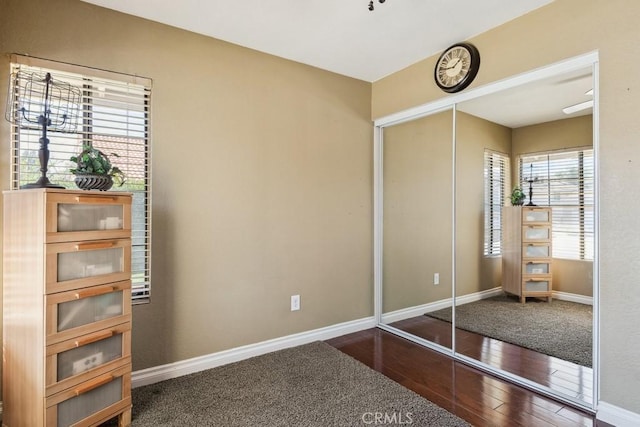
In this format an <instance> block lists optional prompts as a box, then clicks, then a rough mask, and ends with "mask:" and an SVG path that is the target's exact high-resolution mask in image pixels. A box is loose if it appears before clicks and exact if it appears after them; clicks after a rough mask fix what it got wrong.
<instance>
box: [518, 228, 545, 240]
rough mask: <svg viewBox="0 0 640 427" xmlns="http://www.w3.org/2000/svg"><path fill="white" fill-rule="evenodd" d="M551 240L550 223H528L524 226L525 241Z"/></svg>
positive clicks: (523, 238)
mask: <svg viewBox="0 0 640 427" xmlns="http://www.w3.org/2000/svg"><path fill="white" fill-rule="evenodd" d="M549 240H551V227H549V226H548V225H526V226H523V227H522V241H523V242H547V241H549Z"/></svg>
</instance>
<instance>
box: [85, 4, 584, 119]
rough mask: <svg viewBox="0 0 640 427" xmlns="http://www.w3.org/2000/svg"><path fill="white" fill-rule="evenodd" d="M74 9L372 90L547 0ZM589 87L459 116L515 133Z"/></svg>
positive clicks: (523, 91) (528, 94)
mask: <svg viewBox="0 0 640 427" xmlns="http://www.w3.org/2000/svg"><path fill="white" fill-rule="evenodd" d="M83 1H85V2H87V3H92V4H96V5H99V6H103V7H106V8H110V9H113V10H117V11H120V12H124V13H127V14H131V15H135V16H139V17H142V18H146V19H149V20H152V21H156V22H161V23H164V24H168V25H171V26H174V27H178V28H182V29H186V30H189V31H193V32H196V33H200V34H203V35H206V36H210V37H214V38H216V39H220V40H225V41H227V42H230V43H234V44H237V45H240V46H245V47H248V48H251V49H255V50H258V51H261V52H265V53H269V54H272V55H276V56H279V57H282V58H286V59H291V60H293V61H297V62H301V63H304V64H308V65H312V66H315V67H318V68H321V69H324V70H328V71H332V72H335V73H338V74H342V75H345V76H349V77H354V78H356V79H360V80H364V81H368V82H374V81H376V80H379V79H381V78H383V77H385V76H387V75H389V74H392V73H394V72H396V71H399V70H401V69H403V68H406V67H408V66H409V65H411V64H414V63H416V62H418V61H420V60H422V59H424V58H427V57H429V56H432V55H435V54H438V53H439V52H441V51H442V50H444V49H445V48H446V47H448V46H450V45H451V44H453V43H455V42H458V41H462V40H467V39H470V38H472V37H473V36H475V35H478V34H480V33H483V32H485V31H487V30H489V29H491V28H493V27H496V26H498V25H501V24H503V23H505V22H507V21H510V20H512V19H515V18H517V17H518V16H521V15H524V14H526V13H528V12H530V11H531V10H534V9H537V8H539V7H542V6H544V5H546V4H548V3H551V2H552V1H553V0H518V1H514V0H456V1H455V2H453V1H451V0H386V1H385V2H384V3H383V4H380V3H379V0H374V7H375V10H374V11H369V10H368V4H369V0H324V1H320V0H270V1H266V0H235V1H233V0H181V1H168V0H164V1H162V0H83ZM480 54H481V55H482V51H481V52H480ZM425 78H430V77H429V76H426V77H425ZM591 86H592V83H591V70H584V71H582V72H578V73H574V74H573V75H571V76H564V77H563V78H556V79H550V80H548V81H542V82H537V83H535V84H530V85H527V86H524V87H519V88H517V90H510V91H505V92H503V93H498V94H493V95H491V96H485V97H483V98H480V99H476V100H473V101H468V102H466V103H464V104H462V105H460V106H459V108H460V109H461V110H462V111H465V112H468V113H470V114H473V115H476V116H478V117H482V118H484V119H487V120H491V121H493V122H496V123H500V124H503V125H505V126H508V127H512V128H517V127H520V126H526V125H530V124H534V123H541V122H546V121H551V120H558V119H562V118H567V117H573V116H578V115H581V114H590V113H591V110H585V111H582V112H579V113H574V114H573V115H572V116H567V115H564V114H563V113H562V112H561V110H562V108H563V107H566V106H569V105H573V104H576V103H578V102H582V101H585V100H587V99H589V97H587V96H585V95H584V92H585V91H586V90H587V89H590V88H591Z"/></svg>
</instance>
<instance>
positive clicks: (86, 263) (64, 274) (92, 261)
mask: <svg viewBox="0 0 640 427" xmlns="http://www.w3.org/2000/svg"><path fill="white" fill-rule="evenodd" d="M121 271H124V249H123V248H110V249H100V250H94V251H82V252H67V253H61V254H58V282H64V281H66V280H74V279H81V278H85V277H92V276H100V275H102V274H111V273H117V272H121Z"/></svg>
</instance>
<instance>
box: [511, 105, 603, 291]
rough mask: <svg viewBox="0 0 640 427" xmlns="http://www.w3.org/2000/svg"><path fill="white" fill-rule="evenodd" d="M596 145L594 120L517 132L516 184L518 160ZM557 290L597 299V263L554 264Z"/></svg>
mask: <svg viewBox="0 0 640 427" xmlns="http://www.w3.org/2000/svg"><path fill="white" fill-rule="evenodd" d="M592 145H593V116H591V115H586V116H581V117H576V118H572V119H565V120H556V121H553V122H548V123H541V124H538V125H533V126H524V127H521V128H517V129H514V130H513V141H512V150H513V151H512V156H511V164H512V165H513V166H514V167H513V168H512V172H513V176H512V182H518V169H517V165H518V163H517V161H518V156H520V155H521V154H526V153H535V152H541V151H553V150H564V149H569V148H575V147H590V146H592ZM553 289H554V290H555V291H560V292H568V293H572V294H578V295H584V296H593V263H592V262H591V261H576V260H568V259H554V260H553Z"/></svg>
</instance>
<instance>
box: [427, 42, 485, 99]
mask: <svg viewBox="0 0 640 427" xmlns="http://www.w3.org/2000/svg"><path fill="white" fill-rule="evenodd" d="M479 68H480V53H479V52H478V49H476V48H475V46H473V45H472V44H470V43H458V44H454V45H453V46H451V47H449V48H448V49H447V50H445V51H444V52H443V53H442V55H440V58H439V59H438V62H437V63H436V68H435V72H434V77H435V80H436V84H437V85H438V87H439V88H440V89H442V90H443V91H445V92H448V93H453V92H459V91H461V90H462V89H464V88H466V87H467V86H469V85H470V84H471V82H472V81H473V79H474V78H475V77H476V75H477V74H478V69H479Z"/></svg>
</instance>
